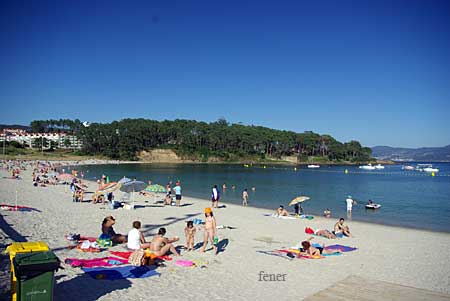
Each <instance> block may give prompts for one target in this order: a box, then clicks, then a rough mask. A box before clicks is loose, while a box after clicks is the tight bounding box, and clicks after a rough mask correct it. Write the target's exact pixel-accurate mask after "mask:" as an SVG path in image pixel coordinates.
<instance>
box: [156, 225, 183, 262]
mask: <svg viewBox="0 0 450 301" xmlns="http://www.w3.org/2000/svg"><path fill="white" fill-rule="evenodd" d="M165 234H166V228H160V229H159V230H158V234H157V235H155V237H153V239H152V241H151V243H150V251H151V252H152V253H153V254H154V255H156V256H164V255H166V253H167V252H169V251H170V252H172V253H173V254H174V255H175V256H180V254H179V253H178V252H177V250H176V249H175V247H174V246H173V245H172V243H173V242H176V241H178V240H179V238H178V237H177V236H175V237H174V238H166V237H164V235H165Z"/></svg>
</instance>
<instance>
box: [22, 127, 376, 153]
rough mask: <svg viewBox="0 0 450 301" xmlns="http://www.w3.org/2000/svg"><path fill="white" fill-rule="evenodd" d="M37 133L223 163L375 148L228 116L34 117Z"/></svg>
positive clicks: (110, 148)
mask: <svg viewBox="0 0 450 301" xmlns="http://www.w3.org/2000/svg"><path fill="white" fill-rule="evenodd" d="M30 126H31V128H32V130H33V131H44V132H45V131H65V132H69V133H73V134H75V135H76V136H77V137H78V139H80V140H81V141H82V142H83V148H82V149H81V152H82V153H83V154H86V155H105V156H107V157H109V158H112V159H123V160H137V159H138V157H137V156H138V154H139V152H141V151H143V150H149V149H154V148H170V149H173V150H174V151H175V152H176V153H177V154H179V155H181V156H182V157H185V158H192V159H198V160H204V161H206V160H207V159H208V158H209V157H211V156H215V157H218V158H220V159H222V160H224V161H242V160H247V159H248V160H261V159H263V160H264V159H281V158H282V157H283V156H297V157H298V159H299V161H302V162H305V161H308V160H311V159H313V160H317V161H320V160H326V161H334V162H343V161H350V162H362V161H369V160H371V149H370V148H368V147H363V146H361V144H360V143H359V142H358V141H350V142H346V143H342V142H339V141H337V140H336V139H334V138H333V137H331V136H330V135H319V134H317V133H314V132H311V131H308V132H304V133H295V132H292V131H283V130H275V129H270V128H267V127H262V126H253V125H251V126H248V125H242V124H230V123H228V122H227V121H226V120H225V119H219V120H217V121H215V122H211V123H206V122H202V121H195V120H180V119H176V120H173V121H169V120H164V121H156V120H148V119H123V120H120V121H113V122H111V123H92V124H90V125H89V126H83V124H82V123H81V122H80V121H79V120H73V121H72V120H66V119H60V120H35V121H33V122H31V125H30Z"/></svg>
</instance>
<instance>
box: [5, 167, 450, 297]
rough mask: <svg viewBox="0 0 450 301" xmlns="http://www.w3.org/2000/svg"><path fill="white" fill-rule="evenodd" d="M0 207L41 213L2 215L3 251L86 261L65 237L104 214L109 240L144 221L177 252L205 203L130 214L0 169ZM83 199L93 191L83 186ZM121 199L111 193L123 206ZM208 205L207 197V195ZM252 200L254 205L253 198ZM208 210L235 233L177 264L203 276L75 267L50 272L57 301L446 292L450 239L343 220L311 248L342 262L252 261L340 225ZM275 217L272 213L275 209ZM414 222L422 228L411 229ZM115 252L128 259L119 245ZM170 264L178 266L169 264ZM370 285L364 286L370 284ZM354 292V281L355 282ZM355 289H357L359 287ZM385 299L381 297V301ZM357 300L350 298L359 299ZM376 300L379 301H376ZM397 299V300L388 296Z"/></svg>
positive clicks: (92, 229) (175, 270) (95, 225)
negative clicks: (40, 247)
mask: <svg viewBox="0 0 450 301" xmlns="http://www.w3.org/2000/svg"><path fill="white" fill-rule="evenodd" d="M0 176H1V179H0V203H9V204H14V199H15V193H16V190H17V191H18V200H19V202H18V203H19V205H26V206H31V207H34V208H36V209H38V210H39V211H40V212H37V211H33V212H12V211H1V212H0V214H1V217H0V226H1V230H0V239H1V244H0V247H1V248H2V250H3V249H4V247H5V246H6V245H7V244H8V243H11V242H12V241H13V240H27V241H39V240H43V241H46V242H47V243H48V244H49V246H50V248H51V249H53V250H54V251H55V253H56V254H57V256H58V257H59V258H60V259H61V261H62V262H64V260H65V259H66V258H68V257H77V258H93V257H103V256H107V255H108V252H107V251H104V252H102V253H82V252H80V251H78V250H76V249H72V250H70V249H68V248H67V246H68V241H66V240H65V238H64V235H65V234H67V233H80V234H82V235H86V236H98V235H99V234H100V228H101V222H102V220H103V218H104V217H105V216H107V215H113V216H114V217H115V218H116V225H115V226H114V228H115V230H116V232H118V233H123V234H126V233H128V231H129V230H130V229H131V224H132V222H133V221H134V220H140V221H141V222H142V225H143V226H142V231H143V232H144V234H145V236H146V238H147V239H150V238H151V237H152V236H153V235H154V234H155V233H156V231H157V230H158V228H159V227H166V229H167V231H168V233H167V236H168V237H172V236H180V237H181V240H180V243H182V244H184V231H183V229H184V227H185V222H186V221H187V220H190V219H193V218H195V217H198V218H201V219H204V215H203V210H204V208H205V207H206V206H210V202H209V201H206V200H201V199H196V198H190V197H183V200H182V203H183V204H184V206H183V207H180V208H176V207H170V206H168V207H162V205H160V204H155V201H157V200H159V199H162V197H161V198H151V197H147V198H146V197H143V196H137V197H136V205H138V208H137V209H135V210H124V209H117V210H111V209H109V207H106V209H101V207H102V206H101V205H93V204H90V203H73V202H72V198H71V193H70V191H69V187H68V186H66V185H57V186H48V187H33V186H32V182H31V175H30V171H25V172H24V173H23V178H24V179H23V180H19V181H18V180H12V179H4V178H3V177H5V176H8V174H7V173H6V171H0ZM89 185H90V187H89V189H88V191H94V190H95V188H96V184H94V183H90V184H89ZM120 195H121V193H120V192H119V193H117V194H116V199H120ZM205 197H208V196H207V195H205ZM250 202H251V200H250ZM222 204H225V205H226V208H220V209H216V210H214V214H215V217H216V220H217V224H218V225H226V226H232V227H236V229H233V230H230V229H221V230H218V234H219V239H220V245H221V247H222V248H221V249H222V250H221V252H220V253H219V254H218V255H216V256H215V255H213V252H212V251H207V252H206V253H204V254H202V253H200V252H199V251H194V252H184V251H183V252H182V258H183V259H189V260H193V259H201V260H203V261H206V262H207V267H206V268H199V267H195V268H193V267H189V268H188V267H179V266H176V265H175V262H174V261H175V260H172V261H167V262H166V267H159V268H157V271H158V272H160V273H161V275H160V276H159V277H158V276H155V277H150V278H144V279H126V280H116V281H109V280H95V279H93V278H91V277H90V276H88V275H87V274H85V273H84V272H83V271H82V270H81V269H79V268H72V267H70V266H68V265H66V264H63V266H64V269H61V270H59V271H58V272H57V273H56V283H57V284H56V286H55V291H54V293H55V299H56V300H148V299H156V298H164V299H170V300H181V299H183V300H185V299H188V300H193V299H195V300H205V299H233V300H244V299H263V300H266V299H275V298H276V299H281V300H286V299H294V298H295V299H303V298H306V297H309V296H312V295H314V294H317V293H318V292H320V291H322V290H324V289H327V288H329V287H333V285H335V284H337V283H341V281H342V280H344V279H347V278H348V277H353V278H351V279H360V278H363V279H365V280H364V281H361V283H360V285H361V288H364V286H367V285H368V283H370V279H373V280H377V281H384V282H388V283H392V284H400V285H403V286H409V287H414V288H417V289H424V290H429V291H434V292H439V293H441V294H444V297H445V296H446V295H445V294H450V248H449V246H450V234H448V233H438V232H429V231H421V230H414V229H405V228H397V227H389V226H384V225H377V224H370V223H362V222H355V221H348V225H349V226H350V229H351V231H352V232H353V234H354V236H355V237H354V238H343V239H337V240H328V239H324V238H318V237H316V238H314V240H313V242H317V243H325V244H327V245H329V244H336V243H337V244H342V245H347V246H354V247H358V250H356V251H353V252H348V253H345V254H343V255H341V256H330V257H326V258H325V259H320V260H301V259H293V260H289V259H287V258H286V257H277V256H271V255H266V254H263V253H259V252H258V251H271V250H275V249H282V248H286V247H290V246H294V245H296V244H297V243H299V242H301V241H302V240H304V239H306V238H308V237H310V236H309V235H306V234H305V233H304V229H305V227H306V226H309V227H312V228H314V229H316V228H321V229H332V227H333V225H334V223H335V222H336V220H337V218H338V217H333V218H331V219H326V218H321V217H315V218H314V220H311V221H309V220H305V219H295V220H283V219H277V218H273V217H267V216H264V214H267V213H272V212H269V211H268V210H265V209H258V208H252V207H246V208H243V207H241V206H237V205H232V204H227V203H226V200H224V202H223V203H222ZM274 209H275V208H274ZM417 222H418V223H420V220H418V221H417ZM202 239H203V231H197V235H196V237H195V242H196V243H198V242H201V241H202ZM112 250H116V251H125V250H126V246H115V247H113V248H112ZM174 259H175V258H174ZM7 261H8V260H7V258H6V257H4V256H3V257H2V261H1V273H0V283H1V284H0V289H1V291H2V295H0V296H5V294H6V292H5V291H6V289H7V286H8V285H9V284H8V281H7V280H8V277H9V274H8V269H9V266H8V265H7ZM261 272H264V273H267V274H283V275H285V276H284V277H279V279H280V280H281V278H284V281H259V280H260V274H261ZM367 279H368V280H369V281H367ZM352 283H353V284H354V283H355V281H354V280H353V282H352ZM357 283H358V282H357V281H356V284H354V285H358V284H357ZM385 298H386V297H383V299H385ZM0 299H1V298H0ZM356 299H357V298H356ZM380 299H381V298H380ZM393 299H395V298H393Z"/></svg>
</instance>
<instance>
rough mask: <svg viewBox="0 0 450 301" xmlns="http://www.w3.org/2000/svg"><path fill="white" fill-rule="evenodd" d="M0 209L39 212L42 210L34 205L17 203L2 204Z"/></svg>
mask: <svg viewBox="0 0 450 301" xmlns="http://www.w3.org/2000/svg"><path fill="white" fill-rule="evenodd" d="M0 210H5V211H28V212H29V211H37V212H41V211H40V210H38V209H36V208H33V207H28V206H15V205H8V204H1V205H0Z"/></svg>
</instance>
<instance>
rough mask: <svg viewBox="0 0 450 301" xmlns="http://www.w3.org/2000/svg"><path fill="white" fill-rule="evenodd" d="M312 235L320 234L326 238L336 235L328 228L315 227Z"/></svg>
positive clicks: (332, 237)
mask: <svg viewBox="0 0 450 301" xmlns="http://www.w3.org/2000/svg"><path fill="white" fill-rule="evenodd" d="M314 235H317V236H322V237H325V238H328V239H335V238H336V235H334V234H333V233H331V232H330V231H328V230H322V229H317V230H316V231H314Z"/></svg>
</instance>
